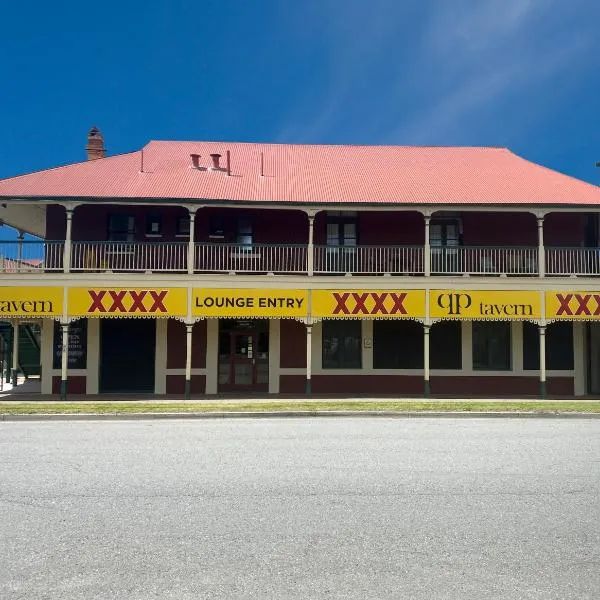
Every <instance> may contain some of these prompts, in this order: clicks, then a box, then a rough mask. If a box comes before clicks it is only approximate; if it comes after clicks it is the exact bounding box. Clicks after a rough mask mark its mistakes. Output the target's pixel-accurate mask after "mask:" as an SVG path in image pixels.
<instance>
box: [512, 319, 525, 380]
mask: <svg viewBox="0 0 600 600" xmlns="http://www.w3.org/2000/svg"><path fill="white" fill-rule="evenodd" d="M510 340H511V349H510V353H511V371H512V372H513V373H521V372H522V371H523V323H521V322H519V321H512V327H511V328H510Z"/></svg>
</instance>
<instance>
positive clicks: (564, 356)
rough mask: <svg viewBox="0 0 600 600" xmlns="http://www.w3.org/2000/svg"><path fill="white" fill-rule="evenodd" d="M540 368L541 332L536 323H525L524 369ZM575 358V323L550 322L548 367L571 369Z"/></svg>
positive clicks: (547, 328) (547, 330) (551, 368)
mask: <svg viewBox="0 0 600 600" xmlns="http://www.w3.org/2000/svg"><path fill="white" fill-rule="evenodd" d="M539 368H540V334H539V328H538V326H537V325H535V324H534V323H523V369H525V370H526V371H537V370H539ZM573 368H574V360H573V324H572V323H570V322H569V321H561V322H559V323H550V325H548V326H547V327H546V369H548V370H550V371H571V370H573Z"/></svg>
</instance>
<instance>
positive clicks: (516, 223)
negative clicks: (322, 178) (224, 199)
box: [46, 204, 585, 247]
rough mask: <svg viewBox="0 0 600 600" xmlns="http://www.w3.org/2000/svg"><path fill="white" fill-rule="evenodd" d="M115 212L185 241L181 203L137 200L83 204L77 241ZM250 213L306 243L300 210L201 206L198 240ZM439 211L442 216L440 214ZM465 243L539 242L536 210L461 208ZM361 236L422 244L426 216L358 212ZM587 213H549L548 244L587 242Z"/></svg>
mask: <svg viewBox="0 0 600 600" xmlns="http://www.w3.org/2000/svg"><path fill="white" fill-rule="evenodd" d="M113 213H121V214H130V215H134V216H135V218H136V239H137V240H138V241H143V240H151V241H159V240H162V241H173V240H178V241H185V239H186V238H185V237H184V238H182V237H176V228H177V220H178V218H179V217H187V215H188V212H187V210H186V209H185V208H183V207H174V206H157V207H155V208H154V207H150V206H136V205H129V206H128V205H114V204H112V205H108V204H97V205H83V206H79V207H77V209H76V210H75V213H74V216H73V240H75V241H100V240H105V239H106V237H107V231H108V216H109V214H113ZM147 214H159V215H161V216H162V228H163V235H162V237H160V238H154V237H151V238H148V237H146V216H147ZM216 215H218V216H221V217H222V218H223V222H224V228H225V237H224V238H223V239H210V238H209V231H210V220H211V216H216ZM242 216H243V217H248V218H249V219H250V220H251V221H252V224H253V230H254V240H255V242H256V243H258V244H261V243H262V244H269V243H288V244H306V243H307V242H308V218H307V216H306V214H305V213H304V212H302V211H298V210H260V209H252V210H251V209H248V210H246V209H233V208H232V209H227V208H210V207H209V208H202V209H200V210H199V211H198V212H197V213H196V240H197V241H199V242H202V241H206V242H214V243H219V242H222V243H227V242H233V241H235V227H236V225H235V224H236V220H237V218H238V217H242ZM440 216H443V215H442V214H441V213H440ZM326 218H327V217H326V214H325V213H324V212H320V213H318V214H317V216H316V219H315V236H314V240H315V244H318V245H323V244H325V243H326ZM65 219H66V217H65V209H64V208H63V207H61V206H57V205H50V206H48V211H47V216H46V231H47V234H46V235H47V239H49V240H61V239H64V237H65V230H66V225H65ZM460 219H461V220H462V224H463V240H462V241H463V244H464V245H465V246H482V245H484V246H537V223H536V219H535V217H534V215H533V214H529V213H502V212H463V213H461V214H460ZM358 221H359V224H358V238H359V244H360V245H366V246H367V245H382V246H385V245H396V244H397V245H422V244H423V243H424V233H425V226H424V222H423V217H422V215H420V214H419V213H417V212H412V211H400V210H399V211H381V212H379V211H373V212H362V213H361V212H359V213H358ZM584 223H585V216H584V215H583V214H578V213H551V214H549V215H547V216H546V218H545V220H544V241H545V244H546V246H548V247H550V246H580V245H582V243H583V232H584Z"/></svg>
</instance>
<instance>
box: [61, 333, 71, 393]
mask: <svg viewBox="0 0 600 600" xmlns="http://www.w3.org/2000/svg"><path fill="white" fill-rule="evenodd" d="M60 328H61V330H62V348H61V354H60V399H61V400H66V399H67V387H68V386H67V383H68V368H69V324H68V323H61V324H60Z"/></svg>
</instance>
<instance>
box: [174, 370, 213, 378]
mask: <svg viewBox="0 0 600 600" xmlns="http://www.w3.org/2000/svg"><path fill="white" fill-rule="evenodd" d="M166 375H183V376H184V377H185V369H165V376H166ZM194 375H206V369H192V376H194Z"/></svg>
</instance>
